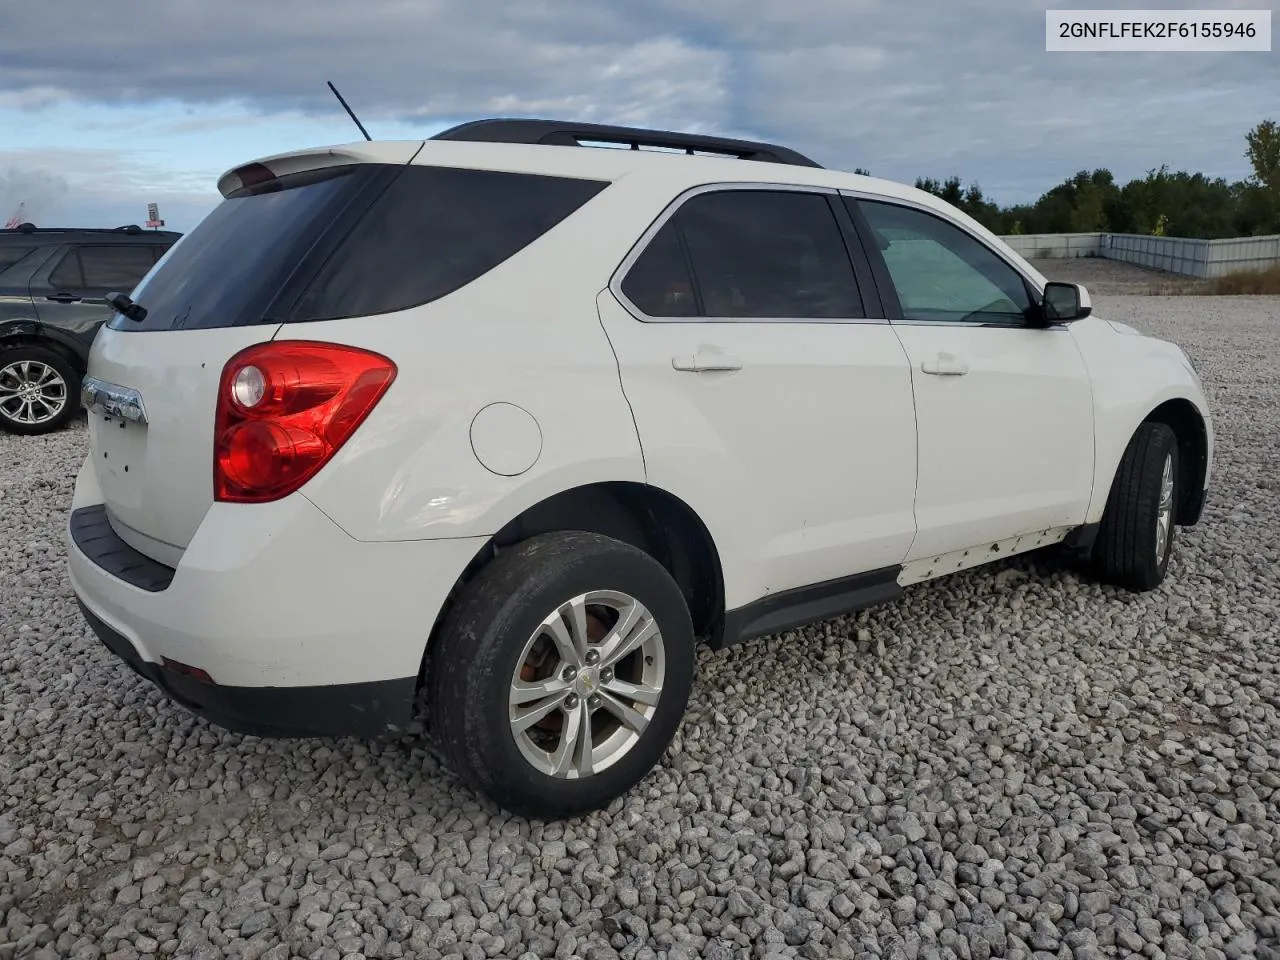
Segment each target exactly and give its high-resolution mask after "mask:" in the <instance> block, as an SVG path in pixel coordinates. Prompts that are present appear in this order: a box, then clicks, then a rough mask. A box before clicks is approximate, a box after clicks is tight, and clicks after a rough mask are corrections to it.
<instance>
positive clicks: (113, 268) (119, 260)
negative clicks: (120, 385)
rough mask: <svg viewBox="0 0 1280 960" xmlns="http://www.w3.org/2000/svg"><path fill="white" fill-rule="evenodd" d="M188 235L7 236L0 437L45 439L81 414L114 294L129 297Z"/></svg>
mask: <svg viewBox="0 0 1280 960" xmlns="http://www.w3.org/2000/svg"><path fill="white" fill-rule="evenodd" d="M180 236H181V234H178V233H174V232H172V231H166V230H161V231H153V230H143V229H142V228H141V227H138V226H127V227H117V228H115V229H108V230H90V229H73V228H65V229H64V228H38V227H35V226H33V225H31V224H29V223H24V224H22V225H21V226H19V227H17V228H14V229H8V230H0V429H5V430H10V431H12V432H14V433H45V432H48V431H50V430H56V429H58V428H59V427H61V426H63V425H64V424H65V423H66V422H67V421H68V420H70V419H71V418H72V417H73V416H74V415H75V413H76V411H77V410H78V409H79V407H80V378H81V377H82V376H83V375H84V370H85V363H86V361H87V360H88V356H89V347H90V346H91V345H92V343H93V338H94V336H95V335H96V334H97V332H98V328H99V327H100V326H102V324H103V323H104V322H105V321H106V320H109V319H110V318H111V315H112V313H113V312H114V311H113V309H112V308H111V307H109V306H108V305H107V300H106V298H107V296H108V295H109V294H111V293H117V292H118V293H125V294H127V293H130V292H131V291H132V290H133V288H134V287H135V286H136V285H137V283H138V281H139V280H141V279H142V277H143V276H144V275H145V274H146V273H147V271H149V270H150V269H151V268H152V267H153V266H154V265H155V263H156V261H157V260H159V259H160V257H161V256H162V255H163V254H164V252H165V251H166V250H168V249H169V247H171V246H173V244H174V242H175V241H176V240H177V239H178V238H179V237H180Z"/></svg>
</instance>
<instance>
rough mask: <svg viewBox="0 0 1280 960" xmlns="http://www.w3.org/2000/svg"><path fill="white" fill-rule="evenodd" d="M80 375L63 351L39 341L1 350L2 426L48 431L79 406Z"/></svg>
mask: <svg viewBox="0 0 1280 960" xmlns="http://www.w3.org/2000/svg"><path fill="white" fill-rule="evenodd" d="M79 392H80V376H79V374H77V373H76V370H75V368H74V367H73V366H72V365H71V363H70V362H69V361H68V360H67V358H66V357H64V356H63V355H62V354H61V353H59V352H58V351H56V350H51V349H49V348H48V347H42V346H39V345H37V344H30V345H23V346H19V347H9V348H5V349H0V428H3V429H5V430H8V431H9V432H10V433H26V434H35V433H49V432H50V431H53V430H58V429H60V428H61V427H63V426H65V425H66V423H67V421H69V420H70V419H71V418H72V417H73V416H75V414H76V411H77V410H78V409H79V408H80V396H79Z"/></svg>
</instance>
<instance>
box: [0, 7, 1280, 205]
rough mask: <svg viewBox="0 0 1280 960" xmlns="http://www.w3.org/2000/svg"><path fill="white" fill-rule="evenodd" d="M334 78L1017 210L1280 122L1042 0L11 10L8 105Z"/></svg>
mask: <svg viewBox="0 0 1280 960" xmlns="http://www.w3.org/2000/svg"><path fill="white" fill-rule="evenodd" d="M1053 5H1054V6H1055V7H1071V6H1076V7H1088V6H1097V3H1096V0H1067V2H1062V3H1055V4H1053ZM1160 5H1161V4H1160V3H1159V2H1152V0H1131V2H1129V3H1127V4H1126V6H1128V7H1135V6H1136V7H1155V8H1158V7H1159V6H1160ZM1239 5H1242V6H1252V5H1254V4H1250V3H1244V2H1242V3H1240V4H1239ZM49 37H58V38H59V42H57V43H49V42H47V38H49ZM325 80H333V81H334V82H335V83H337V84H338V86H339V88H340V89H341V90H342V91H343V93H344V95H346V96H347V98H348V99H349V100H350V101H351V103H352V105H353V107H354V108H355V109H356V111H357V113H358V114H359V115H360V117H361V119H362V120H363V121H364V122H365V123H366V125H368V126H370V128H371V129H373V130H375V132H376V131H377V130H378V129H379V126H380V125H381V126H382V129H386V128H388V127H391V126H393V125H400V126H403V125H404V124H405V123H418V124H419V125H420V126H423V127H425V126H429V125H430V126H437V127H438V126H439V125H442V124H444V123H448V122H454V121H457V120H462V119H470V118H473V117H475V116H480V115H501V114H515V115H543V116H548V115H552V116H571V117H574V118H577V119H583V120H595V121H601V122H617V123H633V124H652V125H655V126H664V127H678V128H683V129H691V130H701V131H720V132H724V133H727V134H734V135H750V136H758V137H762V138H772V139H777V140H780V141H782V142H786V143H788V144H790V145H792V146H794V147H796V148H797V149H800V150H802V151H804V152H806V153H809V154H810V155H812V156H814V157H815V158H816V159H818V160H819V162H823V163H826V164H829V165H832V166H842V167H853V166H864V167H869V168H870V169H871V170H872V171H873V172H874V173H877V174H879V175H883V176H889V177H894V178H898V179H906V180H910V179H912V178H914V177H915V176H916V175H918V174H924V175H933V176H946V175H948V174H951V173H956V174H959V175H961V176H962V177H963V178H965V179H966V180H971V179H977V180H979V181H980V182H982V184H983V186H984V187H986V188H987V189H988V191H989V192H992V191H994V192H995V193H996V194H997V195H999V193H1000V192H1001V191H1004V192H1006V194H1012V193H1014V192H1016V193H1017V194H1018V196H1017V197H1013V196H1009V199H1022V198H1025V197H1026V196H1027V195H1028V187H1027V185H1028V184H1035V187H1034V188H1033V189H1032V190H1031V191H1030V193H1031V195H1034V194H1035V193H1038V192H1040V191H1041V190H1043V189H1046V188H1048V187H1049V186H1051V185H1052V184H1053V183H1055V182H1057V181H1058V180H1060V179H1062V177H1064V176H1067V175H1069V174H1071V173H1073V172H1074V171H1075V170H1077V169H1080V168H1083V167H1092V166H1098V165H1108V166H1110V167H1111V168H1112V169H1113V170H1114V172H1115V173H1116V175H1117V176H1119V177H1121V178H1123V177H1127V176H1133V175H1140V174H1141V173H1142V172H1143V171H1144V170H1146V169H1147V168H1149V167H1152V166H1156V165H1158V164H1160V163H1163V162H1168V163H1170V164H1171V165H1172V166H1174V167H1183V168H1188V169H1200V170H1203V171H1205V172H1207V173H1211V174H1221V175H1224V176H1228V177H1238V176H1242V175H1244V173H1245V172H1247V171H1246V165H1245V162H1244V160H1243V157H1242V153H1243V149H1244V140H1243V138H1244V133H1245V131H1246V130H1248V129H1249V128H1250V127H1251V126H1253V124H1255V123H1257V122H1258V121H1259V120H1262V119H1264V118H1266V117H1267V116H1268V114H1269V113H1270V115H1271V116H1273V117H1277V118H1280V116H1278V115H1277V109H1278V108H1277V106H1276V105H1277V104H1280V71H1277V70H1276V67H1275V55H1274V54H1265V53H1260V54H1141V55H1139V54H1049V53H1046V52H1045V50H1044V5H1043V4H1034V3H1030V2H1026V0H966V2H963V3H960V2H956V0H912V2H910V3H905V2H896V3H885V2H877V0H805V2H794V3H775V4H769V5H758V4H748V3H747V2H746V0H649V2H646V3H638V2H636V3H600V2H598V0H557V2H556V3H528V2H525V0H486V2H485V3H484V4H476V3H473V2H470V0H433V2H431V3H421V2H409V0H364V2H363V3H362V4H354V3H350V2H348V0H272V2H270V3H264V2H262V0H223V2H222V3H220V4H217V5H215V4H210V3H201V2H197V0H121V2H117V3H102V2H100V0H58V2H16V3H10V4H8V5H6V7H5V16H4V29H3V31H0V109H3V108H5V107H6V106H7V107H9V108H10V109H15V108H26V109H31V110H36V109H38V108H42V107H44V106H46V105H48V104H51V103H55V102H59V101H62V100H64V99H65V98H67V97H73V98H76V99H77V100H78V101H79V102H82V103H85V104H92V103H128V102H138V103H146V102H154V101H158V100H160V99H162V98H163V99H165V100H169V101H177V102H181V103H186V104H192V105H197V106H201V105H205V106H207V105H218V104H227V103H238V104H243V105H244V106H245V107H246V109H247V110H248V111H250V112H256V113H257V114H258V115H260V116H261V117H263V118H265V119H264V123H268V124H269V123H271V122H273V118H286V119H287V120H288V122H293V121H295V120H296V119H297V118H299V117H305V116H325V117H333V116H335V115H338V116H340V112H339V110H340V108H339V107H338V105H337V104H336V103H335V102H334V100H333V99H332V96H331V94H330V93H329V91H328V89H327V88H326V87H325V85H324V81H325ZM340 122H342V123H345V122H346V121H345V119H342V120H341V121H340ZM222 123H227V124H228V125H227V126H226V127H225V128H223V129H224V130H225V134H226V136H227V137H228V138H232V137H237V136H240V135H241V134H242V133H247V132H248V131H250V130H251V129H252V128H253V127H254V124H253V121H252V120H249V119H245V120H243V121H241V120H234V121H232V120H224V119H218V118H209V119H208V120H207V121H204V120H202V119H201V118H200V117H199V116H195V117H192V118H191V119H190V120H188V121H178V122H177V123H176V125H175V126H173V127H171V128H170V129H168V130H164V131H159V130H152V131H151V135H152V136H153V137H154V136H157V135H163V136H168V137H172V138H174V140H175V142H179V141H181V140H182V138H184V137H189V136H196V135H199V136H208V135H209V134H210V133H212V132H213V131H215V130H216V129H217V126H218V125H219V124H222ZM60 142H63V143H64V145H66V144H74V143H77V142H82V141H78V139H77V133H76V132H73V131H68V133H67V139H66V141H65V142H64V141H60ZM184 189H185V188H184Z"/></svg>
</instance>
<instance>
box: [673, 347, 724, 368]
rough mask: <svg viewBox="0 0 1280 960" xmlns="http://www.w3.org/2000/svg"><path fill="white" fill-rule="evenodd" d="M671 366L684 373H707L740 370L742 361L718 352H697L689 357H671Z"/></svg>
mask: <svg viewBox="0 0 1280 960" xmlns="http://www.w3.org/2000/svg"><path fill="white" fill-rule="evenodd" d="M671 366H672V367H673V368H674V369H676V370H682V371H685V372H686V373H709V372H712V371H717V370H725V371H728V370H741V369H742V361H741V360H739V359H738V358H737V357H731V356H729V355H728V354H725V353H721V352H720V351H718V350H717V351H710V350H706V351H704V350H699V351H698V352H697V353H695V354H694V355H693V356H691V357H690V356H683V357H672V358H671Z"/></svg>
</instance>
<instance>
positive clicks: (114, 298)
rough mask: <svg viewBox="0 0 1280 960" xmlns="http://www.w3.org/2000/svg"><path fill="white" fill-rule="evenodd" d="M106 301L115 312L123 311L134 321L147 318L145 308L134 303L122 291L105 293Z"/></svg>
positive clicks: (138, 321)
mask: <svg viewBox="0 0 1280 960" xmlns="http://www.w3.org/2000/svg"><path fill="white" fill-rule="evenodd" d="M107 303H108V304H109V305H110V306H112V307H114V308H115V310H116V312H117V313H123V314H124V315H125V316H126V317H128V318H129V319H130V320H132V321H133V322H134V323H141V322H142V321H143V320H145V319H146V318H147V308H146V307H144V306H142V305H141V304H138V303H134V302H133V301H132V300H130V299H129V298H128V297H127V296H125V295H124V294H123V293H109V294H107Z"/></svg>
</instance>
